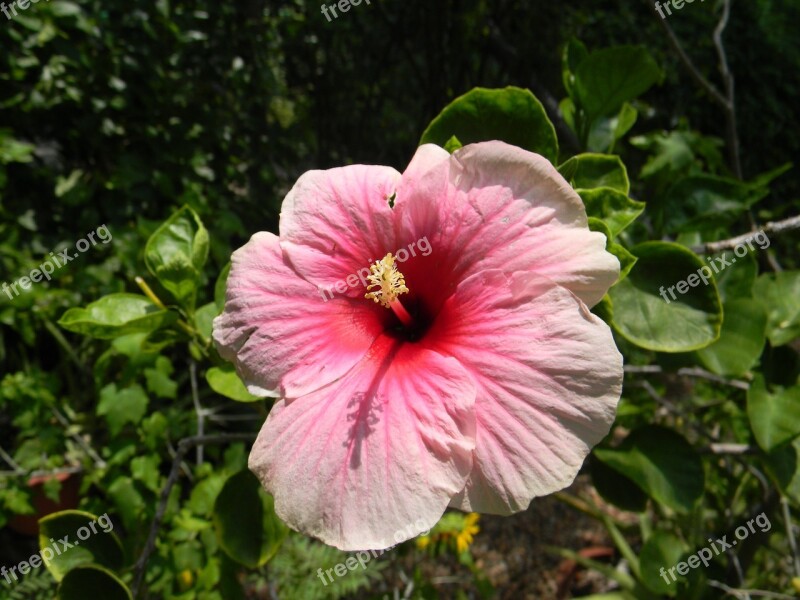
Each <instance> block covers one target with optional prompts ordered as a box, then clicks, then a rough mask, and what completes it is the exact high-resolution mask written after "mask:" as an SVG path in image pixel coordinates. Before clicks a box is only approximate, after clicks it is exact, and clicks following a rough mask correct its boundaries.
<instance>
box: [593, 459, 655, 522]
mask: <svg viewBox="0 0 800 600" xmlns="http://www.w3.org/2000/svg"><path fill="white" fill-rule="evenodd" d="M590 472H591V475H592V484H593V485H594V487H595V489H596V490H597V493H598V494H600V495H601V496H602V497H603V499H604V500H605V501H606V502H610V503H611V504H614V505H615V506H618V507H619V508H621V509H622V510H629V511H631V512H644V510H645V509H646V508H647V494H645V493H644V492H643V491H642V490H641V489H640V488H639V487H638V486H637V485H636V484H635V483H634V482H633V481H632V480H631V479H628V478H627V477H625V475H623V474H622V473H620V472H618V471H615V470H614V469H612V468H611V467H609V466H608V465H606V464H605V463H603V462H601V461H600V460H598V459H597V458H595V457H592V460H591V462H590Z"/></svg>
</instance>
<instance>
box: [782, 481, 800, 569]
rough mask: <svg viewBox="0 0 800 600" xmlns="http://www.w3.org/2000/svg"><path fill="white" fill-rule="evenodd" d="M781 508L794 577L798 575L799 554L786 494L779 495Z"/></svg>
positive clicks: (799, 566) (799, 565)
mask: <svg viewBox="0 0 800 600" xmlns="http://www.w3.org/2000/svg"><path fill="white" fill-rule="evenodd" d="M781 509H782V512H783V520H784V521H786V537H788V538H789V548H791V549H792V558H793V559H794V560H793V561H792V566H793V567H794V574H795V577H800V555H798V552H797V540H795V538H794V527H793V526H792V515H791V513H790V512H789V501H788V500H787V499H786V496H781Z"/></svg>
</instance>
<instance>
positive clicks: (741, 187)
mask: <svg viewBox="0 0 800 600" xmlns="http://www.w3.org/2000/svg"><path fill="white" fill-rule="evenodd" d="M766 194H767V191H766V190H764V189H763V188H754V187H752V186H749V185H747V184H746V183H742V182H741V181H737V180H735V179H729V178H725V177H716V176H713V175H691V176H689V177H685V178H683V179H681V180H679V181H678V182H676V183H675V184H674V185H673V186H672V187H670V189H669V191H668V192H667V194H666V199H665V200H664V206H663V211H664V230H665V231H666V232H668V233H678V232H686V231H706V230H713V229H716V228H719V227H720V226H726V225H729V224H731V223H733V221H734V220H736V219H737V218H738V217H740V216H741V215H742V214H744V213H745V212H746V211H747V209H748V208H749V207H750V206H752V205H753V204H754V203H755V202H757V201H758V200H760V199H761V198H763V197H764V196H766Z"/></svg>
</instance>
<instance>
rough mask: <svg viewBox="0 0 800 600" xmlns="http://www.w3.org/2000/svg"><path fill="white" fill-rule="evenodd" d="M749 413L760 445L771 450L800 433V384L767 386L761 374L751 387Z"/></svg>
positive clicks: (748, 393)
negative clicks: (772, 388)
mask: <svg viewBox="0 0 800 600" xmlns="http://www.w3.org/2000/svg"><path fill="white" fill-rule="evenodd" d="M747 416H748V417H749V419H750V427H751V428H752V429H753V433H754V434H755V436H756V441H757V442H758V445H759V446H761V448H763V449H764V450H765V451H767V452H769V451H771V450H773V449H775V448H777V447H778V446H780V445H781V444H785V443H787V442H790V441H791V440H793V439H794V438H796V437H797V436H798V435H800V386H797V385H796V386H793V387H790V388H781V387H777V386H776V387H775V388H774V391H770V390H768V389H767V385H766V383H765V382H764V377H763V376H762V375H757V376H756V377H755V379H753V382H752V383H751V384H750V389H749V390H748V391H747Z"/></svg>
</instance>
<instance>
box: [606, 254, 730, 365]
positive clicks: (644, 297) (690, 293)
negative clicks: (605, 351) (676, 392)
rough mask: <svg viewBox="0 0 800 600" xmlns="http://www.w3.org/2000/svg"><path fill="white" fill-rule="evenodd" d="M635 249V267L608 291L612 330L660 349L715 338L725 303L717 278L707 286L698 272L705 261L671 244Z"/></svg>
mask: <svg viewBox="0 0 800 600" xmlns="http://www.w3.org/2000/svg"><path fill="white" fill-rule="evenodd" d="M631 253H632V254H633V255H634V256H635V257H636V258H637V259H638V261H637V263H636V265H635V266H634V267H633V269H632V270H631V272H630V273H629V274H628V277H627V278H625V279H624V280H623V281H621V282H620V283H619V284H617V285H616V286H614V287H613V288H611V290H610V292H609V295H610V297H611V300H612V302H613V304H614V321H613V325H614V328H615V329H616V330H617V331H618V332H619V333H620V334H622V335H623V336H624V337H625V338H626V339H628V340H629V341H631V342H633V343H634V344H636V345H637V346H640V347H642V348H647V349H650V350H658V351H660V352H688V351H690V350H698V349H700V348H703V347H705V346H708V345H709V344H711V343H712V342H714V341H715V340H716V339H717V338H718V337H719V334H720V329H721V325H722V306H721V304H720V300H719V296H718V294H717V289H716V285H715V283H714V281H713V278H707V282H708V283H707V284H704V283H703V281H702V279H700V277H699V276H698V275H697V271H698V270H699V269H700V268H701V267H703V266H704V265H705V263H704V262H703V261H702V260H700V258H699V257H698V256H696V255H695V254H694V253H692V252H690V251H689V250H687V249H686V248H684V247H683V246H680V245H678V244H672V243H669V242H646V243H644V244H640V245H638V246H636V247H634V248H632V249H631ZM709 272H710V269H709ZM690 277H691V279H690ZM679 282H680V284H679ZM692 282H694V283H695V284H696V285H695V287H692V286H691V285H690V284H691V283H692ZM679 285H680V289H678V287H679ZM670 287H672V288H673V290H672V292H670V289H669V288H670ZM681 291H685V293H683V294H682V293H681ZM673 294H674V299H673V297H672V295H673Z"/></svg>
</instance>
